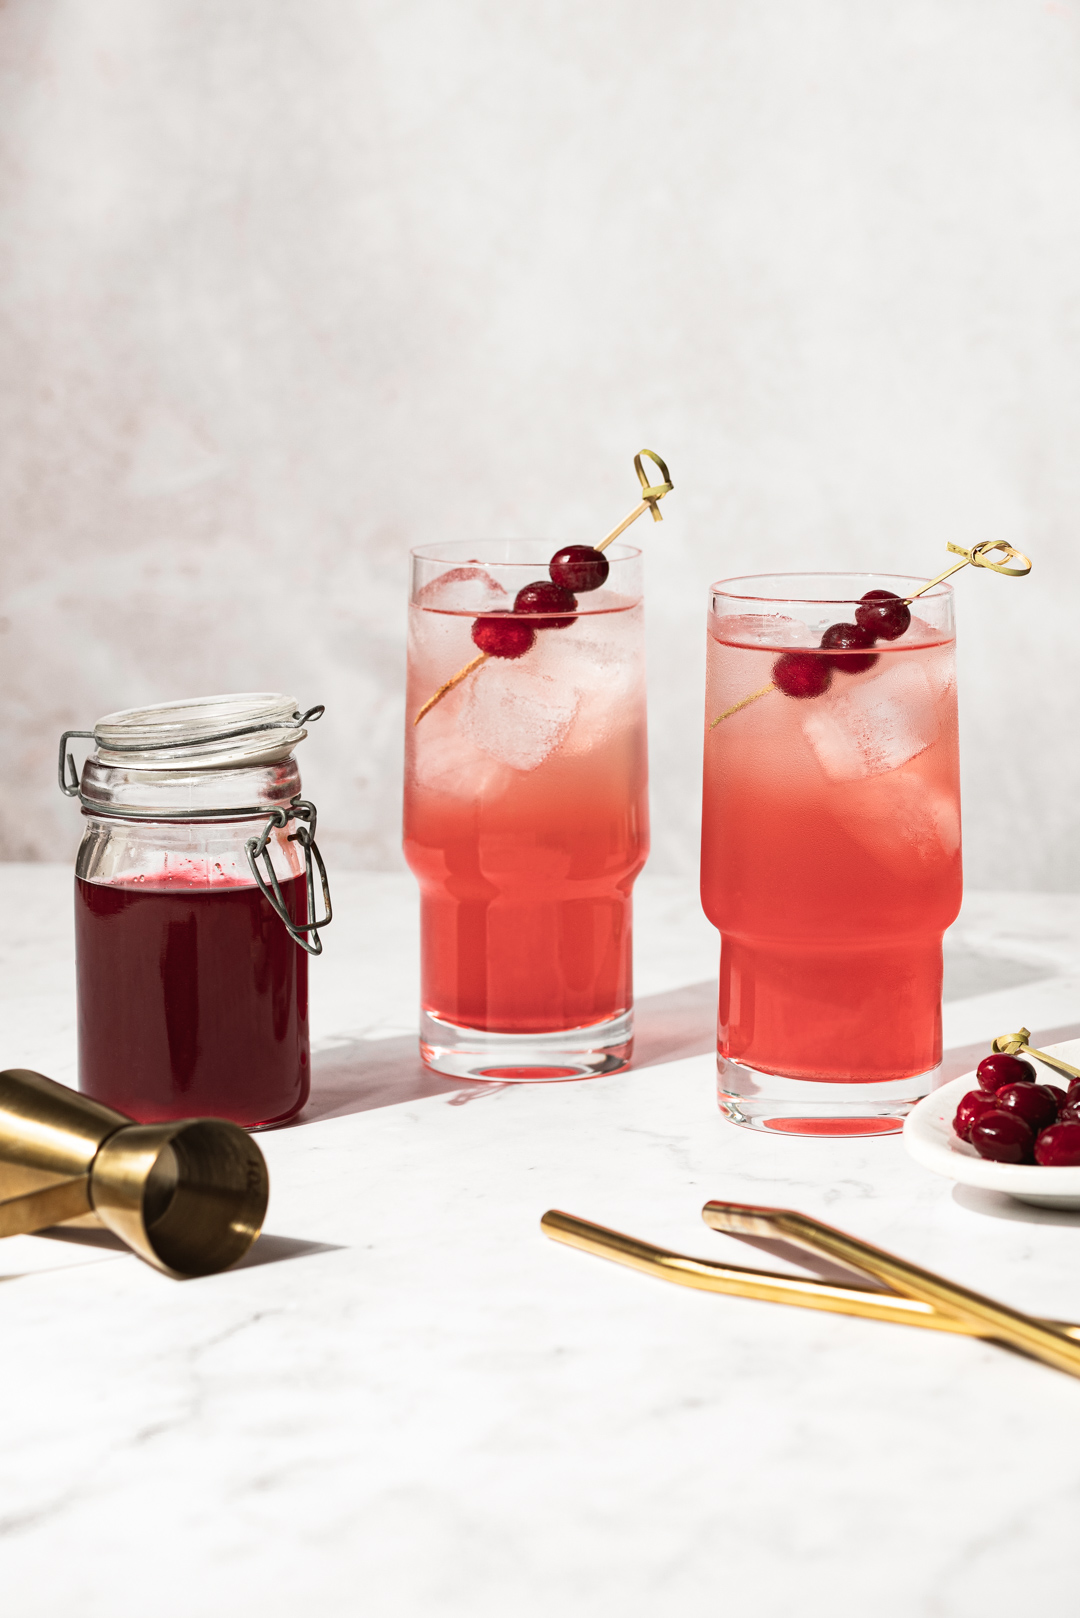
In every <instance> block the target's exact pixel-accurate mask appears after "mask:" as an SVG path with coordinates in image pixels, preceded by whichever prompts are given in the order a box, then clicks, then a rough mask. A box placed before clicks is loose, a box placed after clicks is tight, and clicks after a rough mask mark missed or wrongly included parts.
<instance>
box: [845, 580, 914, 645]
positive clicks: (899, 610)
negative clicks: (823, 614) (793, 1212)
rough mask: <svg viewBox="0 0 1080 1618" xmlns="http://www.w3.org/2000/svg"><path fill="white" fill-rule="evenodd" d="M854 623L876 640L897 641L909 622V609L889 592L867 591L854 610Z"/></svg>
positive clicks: (905, 603)
mask: <svg viewBox="0 0 1080 1618" xmlns="http://www.w3.org/2000/svg"><path fill="white" fill-rule="evenodd" d="M855 622H856V623H857V624H858V625H859V627H860V629H868V630H869V631H870V633H871V634H872V635H875V636H876V637H877V639H878V640H899V639H900V636H901V635H902V634H903V633H904V630H905V629H906V628H907V626H908V624H910V622H911V608H910V607H909V606H908V604H907V602H906V601H901V599H900V597H899V596H898V595H894V594H893V592H892V591H891V590H867V592H866V594H865V595H864V596H863V598H862V600H861V601H860V602H859V605H858V606H857V607H856V608H855Z"/></svg>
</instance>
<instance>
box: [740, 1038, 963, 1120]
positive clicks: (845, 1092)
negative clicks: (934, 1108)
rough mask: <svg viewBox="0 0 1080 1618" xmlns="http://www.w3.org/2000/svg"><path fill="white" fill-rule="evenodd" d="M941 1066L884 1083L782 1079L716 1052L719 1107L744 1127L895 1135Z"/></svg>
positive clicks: (932, 1086) (930, 1085)
mask: <svg viewBox="0 0 1080 1618" xmlns="http://www.w3.org/2000/svg"><path fill="white" fill-rule="evenodd" d="M940 1072H941V1069H940V1067H935V1068H931V1069H930V1070H929V1072H927V1073H918V1074H916V1075H915V1077H914V1078H911V1079H894V1080H892V1081H890V1082H889V1083H886V1084H829V1083H827V1082H825V1081H824V1080H816V1079H785V1078H781V1077H780V1076H779V1075H778V1074H775V1073H761V1072H759V1071H758V1069H757V1068H752V1067H747V1066H745V1064H744V1063H742V1062H733V1061H732V1060H731V1058H730V1057H727V1056H720V1055H717V1058H716V1097H717V1100H718V1101H719V1103H720V1110H721V1112H722V1113H724V1114H725V1116H726V1117H728V1118H730V1119H731V1122H732V1123H733V1124H741V1125H742V1126H743V1128H744V1129H762V1130H767V1131H768V1132H769V1133H770V1134H780V1135H895V1134H897V1133H898V1132H899V1130H901V1129H902V1128H903V1126H904V1119H905V1118H906V1117H907V1115H908V1113H909V1112H910V1111H911V1109H912V1107H913V1106H914V1105H915V1103H916V1102H917V1101H921V1100H922V1098H923V1096H925V1095H929V1093H930V1091H931V1090H933V1089H934V1087H935V1086H936V1084H937V1082H938V1076H939V1074H940Z"/></svg>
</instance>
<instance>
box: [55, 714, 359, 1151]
mask: <svg viewBox="0 0 1080 1618" xmlns="http://www.w3.org/2000/svg"><path fill="white" fill-rule="evenodd" d="M322 712H323V709H322V707H321V706H319V707H315V708H310V709H309V710H308V711H307V712H306V713H301V712H300V711H299V709H298V707H297V704H296V702H295V700H294V699H293V698H291V697H286V696H281V695H279V694H277V693H274V692H244V693H240V694H237V695H231V696H216V697H199V698H194V699H191V700H188V701H182V702H168V703H159V704H156V705H155V706H153V707H148V708H132V709H128V710H125V711H124V712H122V713H114V714H108V715H106V717H105V718H104V719H101V720H99V721H98V723H97V724H96V725H95V726H94V729H93V730H92V731H82V730H69V731H65V732H64V735H63V737H62V738H61V741H60V760H59V778H60V789H61V791H62V792H64V793H65V794H66V795H67V796H68V797H77V798H78V799H79V801H80V803H81V804H82V811H83V815H84V816H85V818H86V821H87V826H86V831H85V834H84V836H83V840H82V844H81V846H80V848H79V854H78V859H77V862H76V868H75V878H76V880H75V944H76V974H77V984H78V1020H79V1087H80V1089H81V1090H82V1092H83V1093H84V1094H86V1095H89V1096H92V1097H93V1098H94V1099H95V1100H96V1101H101V1102H104V1103H105V1105H107V1106H110V1107H114V1108H116V1109H117V1110H118V1111H120V1112H124V1113H127V1114H128V1115H129V1116H130V1117H132V1118H136V1119H138V1120H139V1122H140V1123H158V1122H162V1121H164V1120H167V1119H172V1118H190V1117H192V1116H193V1115H197V1114H203V1115H210V1116H214V1117H219V1118H229V1119H232V1120H233V1121H234V1122H235V1123H239V1124H243V1125H244V1126H245V1127H246V1128H248V1129H259V1128H267V1127H269V1126H271V1125H274V1124H280V1123H284V1122H285V1121H286V1120H287V1119H289V1118H292V1117H294V1116H295V1115H296V1114H297V1113H298V1112H299V1111H300V1109H301V1107H302V1106H303V1105H304V1103H305V1101H306V1100H307V1098H308V1093H309V1090H310V1054H309V1035H308V993H307V990H308V983H307V963H308V956H309V955H318V954H319V953H320V952H321V950H322V941H321V938H320V936H319V934H320V929H321V928H323V927H325V926H326V925H327V924H328V923H329V921H330V920H331V906H330V891H329V886H328V883H327V877H326V867H325V865H324V864H323V861H322V857H321V855H320V853H319V850H318V847H317V845H316V842H315V825H316V811H315V806H314V804H312V803H310V802H308V801H306V800H305V799H304V798H302V797H301V796H300V791H301V787H300V772H299V770H298V768H297V764H296V759H295V758H294V757H293V748H294V747H295V746H296V745H297V743H299V742H301V741H303V739H304V737H305V736H306V735H307V730H306V728H305V727H306V726H307V725H308V724H310V723H312V722H313V721H314V720H316V719H318V718H319V717H320V716H321V715H322ZM73 737H84V738H85V739H87V740H90V741H93V742H94V743H95V751H94V752H93V754H92V755H91V756H90V758H88V759H87V761H86V763H85V764H84V766H83V769H82V773H81V776H80V774H79V772H78V771H77V770H76V768H75V762H74V760H73V758H72V756H71V754H70V752H69V751H68V743H69V742H70V740H71V739H72V738H73ZM260 823H261V824H260ZM290 827H293V828H294V829H292V830H290ZM316 870H317V871H318V876H319V886H320V887H321V890H322V904H323V914H322V915H318V914H317V904H316V900H317V894H316V884H315V871H316Z"/></svg>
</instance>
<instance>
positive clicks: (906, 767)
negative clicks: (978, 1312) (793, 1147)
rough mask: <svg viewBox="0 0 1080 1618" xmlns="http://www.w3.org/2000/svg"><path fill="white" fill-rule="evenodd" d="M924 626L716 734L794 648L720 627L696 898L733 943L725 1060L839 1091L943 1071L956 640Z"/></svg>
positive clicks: (724, 959) (954, 864)
mask: <svg viewBox="0 0 1080 1618" xmlns="http://www.w3.org/2000/svg"><path fill="white" fill-rule="evenodd" d="M924 627H925V626H924ZM918 630H919V626H918V625H917V624H916V623H913V625H912V629H911V631H910V633H909V635H908V636H905V637H904V639H903V640H901V641H898V642H896V643H895V645H894V646H891V647H888V646H886V647H882V648H880V651H879V658H878V662H877V664H876V665H875V666H874V667H873V668H872V670H871V671H870V672H869V673H856V674H853V675H852V674H847V673H845V672H843V671H839V672H837V673H836V674H835V676H834V679H833V682H832V686H831V688H830V690H829V691H828V692H827V693H826V694H825V695H823V696H820V697H815V698H810V699H807V700H803V701H799V700H794V699H792V698H790V697H787V696H784V695H782V694H781V693H780V692H777V691H772V692H770V693H769V694H768V695H766V696H764V697H762V698H760V699H759V700H758V701H755V702H752V703H750V704H748V705H747V706H746V707H744V708H743V709H741V710H740V711H739V712H737V713H734V714H733V715H731V717H729V718H727V719H724V720H723V721H722V722H721V723H720V724H718V725H716V726H715V727H712V725H711V721H712V719H713V718H714V717H715V716H717V715H719V714H722V713H724V712H725V710H726V709H727V708H728V707H729V706H730V705H732V704H733V703H735V702H738V701H741V700H742V699H743V698H744V697H745V696H747V695H748V694H751V693H753V692H754V691H757V690H760V689H761V688H762V687H763V686H764V685H766V684H767V682H768V681H769V679H770V676H771V670H772V663H773V660H774V658H775V656H776V651H778V650H783V649H784V647H783V645H782V644H780V645H779V646H777V647H776V648H775V649H770V650H760V649H758V648H757V647H755V646H754V645H752V644H751V645H747V644H745V643H744V644H740V641H739V639H738V635H737V630H736V628H735V627H734V626H733V625H732V623H731V621H730V620H729V621H728V623H727V625H722V624H721V622H719V621H717V620H715V619H714V620H713V621H712V624H711V626H710V639H709V696H708V709H707V727H708V728H707V729H706V740H705V795H704V819H703V827H702V846H701V898H702V904H703V906H704V909H705V913H706V915H707V916H708V917H709V919H710V921H711V922H712V923H713V925H714V926H716V927H718V928H719V929H720V932H721V934H722V938H723V945H722V950H721V957H720V1014H719V1050H720V1054H721V1055H722V1056H726V1057H730V1058H731V1059H733V1060H734V1061H738V1062H745V1063H746V1064H747V1065H748V1066H750V1067H753V1068H756V1069H758V1070H759V1071H762V1072H765V1073H775V1074H780V1075H783V1076H785V1077H788V1078H796V1079H814V1080H819V1081H820V1080H827V1081H831V1082H833V1083H860V1082H862V1083H866V1082H871V1083H880V1082H885V1081H891V1080H896V1079H904V1078H909V1077H913V1076H915V1075H916V1074H920V1073H925V1072H927V1071H929V1070H930V1069H931V1068H933V1067H935V1066H936V1064H937V1063H938V1062H939V1061H940V1060H941V977H942V957H941V939H942V934H943V932H944V930H945V928H946V927H948V926H949V924H950V923H951V922H952V921H954V920H955V919H956V915H957V912H958V910H959V908H960V895H961V868H960V801H959V772H958V750H957V731H956V691H955V684H954V683H953V673H952V670H953V644H952V642H951V640H948V639H946V638H944V637H941V636H938V637H937V638H936V639H934V638H933V636H932V635H931V634H929V633H928V632H927V633H926V634H924V635H923V637H922V639H920V638H919V633H918ZM841 655H843V654H841ZM800 1132H805V1131H803V1129H802V1127H801V1126H800ZM860 1132H863V1131H862V1130H860Z"/></svg>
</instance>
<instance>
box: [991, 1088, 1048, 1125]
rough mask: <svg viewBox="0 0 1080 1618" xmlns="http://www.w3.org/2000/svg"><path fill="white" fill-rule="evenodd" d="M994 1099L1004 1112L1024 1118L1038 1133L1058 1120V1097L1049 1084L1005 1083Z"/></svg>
mask: <svg viewBox="0 0 1080 1618" xmlns="http://www.w3.org/2000/svg"><path fill="white" fill-rule="evenodd" d="M1059 1094H1060V1092H1059ZM994 1101H995V1103H996V1105H997V1106H999V1107H1000V1108H1001V1109H1002V1111H1003V1112H1013V1113H1015V1114H1016V1115H1017V1117H1018V1118H1022V1119H1023V1120H1024V1122H1025V1124H1027V1125H1028V1127H1029V1128H1030V1129H1031V1130H1033V1131H1034V1133H1035V1134H1036V1135H1037V1134H1038V1133H1039V1131H1040V1129H1049V1127H1050V1125H1051V1124H1052V1123H1054V1122H1056V1120H1057V1115H1058V1104H1057V1099H1056V1097H1055V1096H1054V1095H1052V1094H1051V1091H1050V1086H1049V1085H1048V1084H1003V1085H1002V1087H1001V1089H1000V1090H999V1091H998V1092H997V1094H996V1096H995V1097H994Z"/></svg>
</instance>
